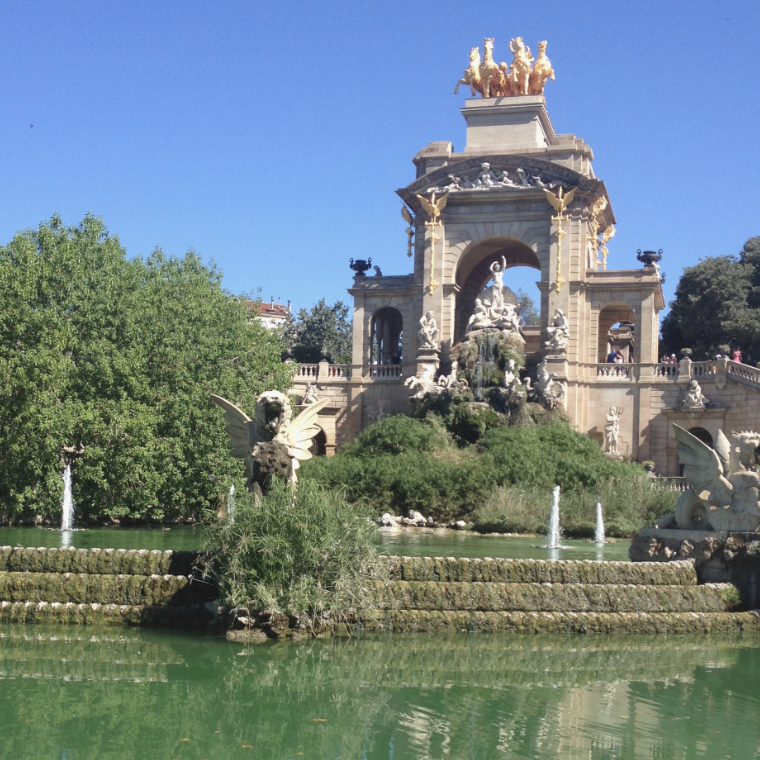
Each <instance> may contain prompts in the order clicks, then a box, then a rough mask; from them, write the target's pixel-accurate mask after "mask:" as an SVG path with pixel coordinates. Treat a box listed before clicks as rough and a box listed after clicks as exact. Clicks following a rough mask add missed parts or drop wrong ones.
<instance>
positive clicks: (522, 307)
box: [515, 288, 541, 325]
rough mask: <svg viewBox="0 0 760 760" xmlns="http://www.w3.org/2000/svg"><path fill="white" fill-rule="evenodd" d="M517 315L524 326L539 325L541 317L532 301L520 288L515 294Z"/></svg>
mask: <svg viewBox="0 0 760 760" xmlns="http://www.w3.org/2000/svg"><path fill="white" fill-rule="evenodd" d="M515 295H516V296H517V314H518V316H519V317H520V319H521V320H522V323H523V324H524V325H540V324H541V315H540V314H539V312H538V309H537V308H536V304H535V302H534V300H533V299H532V298H531V297H530V296H529V295H528V294H527V293H526V292H525V291H524V290H522V288H520V289H518V291H517V293H515Z"/></svg>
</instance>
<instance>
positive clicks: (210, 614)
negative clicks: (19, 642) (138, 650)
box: [0, 602, 224, 630]
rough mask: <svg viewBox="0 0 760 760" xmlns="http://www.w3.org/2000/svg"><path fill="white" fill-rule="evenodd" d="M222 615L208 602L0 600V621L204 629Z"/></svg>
mask: <svg viewBox="0 0 760 760" xmlns="http://www.w3.org/2000/svg"><path fill="white" fill-rule="evenodd" d="M222 620H224V617H223V616H222V615H221V614H219V612H218V610H215V609H214V608H213V607H210V606H209V605H203V604H192V605H176V606H162V605H159V606H143V605H130V604H121V605H120V604H97V603H93V604H74V603H73V602H69V603H65V604H64V603H60V602H0V623H55V624H62V625H109V626H113V625H118V626H125V625H143V626H155V627H166V628H188V629H201V630H208V629H209V628H213V627H215V626H218V624H219V622H220V621H222Z"/></svg>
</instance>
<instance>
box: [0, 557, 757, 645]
mask: <svg viewBox="0 0 760 760" xmlns="http://www.w3.org/2000/svg"><path fill="white" fill-rule="evenodd" d="M198 558H199V557H198V554H197V553H195V552H171V551H165V552H159V551H151V552H149V551H125V550H114V549H103V550H101V549H89V550H87V549H73V548H70V549H24V548H12V547H0V624H2V623H9V622H17V623H24V622H26V623H43V622H51V623H65V624H78V625H89V624H98V625H149V626H174V627H184V628H194V629H203V630H209V629H211V630H218V631H222V630H224V629H225V628H226V626H227V621H228V620H229V619H230V618H229V614H228V610H227V609H225V608H224V607H223V606H220V605H218V604H217V603H216V601H215V600H216V598H217V595H218V592H217V589H216V588H215V587H214V586H213V585H211V584H209V583H208V582H207V580H205V579H203V578H202V577H201V575H200V574H199V572H198V571H197V570H196V565H197V562H198ZM383 562H384V564H385V566H386V571H387V573H386V575H387V579H386V580H378V581H376V582H373V583H371V584H370V598H371V599H372V600H373V601H372V605H371V609H367V610H358V611H357V612H356V613H355V615H354V618H353V621H352V625H353V626H354V627H359V628H365V629H368V630H402V631H417V630H420V631H436V632H443V631H451V630H457V631H458V630H480V631H504V632H523V633H529V632H539V631H550V632H559V631H563V632H612V631H633V632H674V633H675V632H687V631H702V632H707V631H726V630H748V629H752V630H760V614H758V613H755V612H742V611H740V610H741V609H742V602H741V598H740V596H739V593H738V592H737V590H736V588H735V586H733V585H731V584H730V583H707V584H703V585H699V584H698V576H697V573H696V571H695V566H694V563H693V562H691V561H675V562H668V563H654V562H650V563H633V562H593V561H590V560H584V561H570V560H567V561H561V562H560V561H548V560H508V559H485V560H480V559H445V558H440V557H438V558H425V557H423V558H413V557H388V558H385V559H384V560H383ZM257 624H258V627H257V628H256V629H254V630H250V631H248V630H243V631H236V632H234V637H236V638H244V639H245V638H246V637H247V638H248V639H250V640H266V638H280V637H288V636H294V635H304V634H305V633H306V634H308V633H309V630H308V629H307V628H305V627H304V626H303V625H300V624H299V623H298V621H295V620H292V619H289V618H288V617H287V616H284V615H282V616H271V615H268V616H267V615H262V616H259V617H258V618H257Z"/></svg>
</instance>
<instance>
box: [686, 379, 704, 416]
mask: <svg viewBox="0 0 760 760" xmlns="http://www.w3.org/2000/svg"><path fill="white" fill-rule="evenodd" d="M709 403H710V402H709V401H708V400H707V399H706V398H705V397H704V396H703V395H702V388H700V386H699V383H698V382H697V381H696V380H691V381H690V382H689V388H688V390H687V391H686V398H685V399H684V400H683V408H684V409H695V410H702V409H704V408H705V406H706V405H707V404H709Z"/></svg>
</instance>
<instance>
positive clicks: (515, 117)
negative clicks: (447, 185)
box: [462, 95, 554, 154]
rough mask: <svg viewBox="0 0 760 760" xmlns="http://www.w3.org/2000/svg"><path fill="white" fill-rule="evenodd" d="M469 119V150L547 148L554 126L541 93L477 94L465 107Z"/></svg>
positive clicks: (487, 151) (467, 149)
mask: <svg viewBox="0 0 760 760" xmlns="http://www.w3.org/2000/svg"><path fill="white" fill-rule="evenodd" d="M462 115H463V116H464V118H465V121H466V122H467V145H466V147H465V149H464V152H465V154H467V153H495V152H501V151H514V150H517V149H525V148H534V149H535V148H545V147H546V146H548V145H549V142H550V141H551V139H552V138H553V137H554V127H553V126H552V123H551V121H550V119H549V114H548V113H547V111H546V103H545V102H544V99H543V97H542V96H541V95H518V96H513V97H509V98H475V99H473V100H468V101H467V103H466V105H465V107H464V108H463V109H462Z"/></svg>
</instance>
